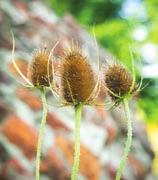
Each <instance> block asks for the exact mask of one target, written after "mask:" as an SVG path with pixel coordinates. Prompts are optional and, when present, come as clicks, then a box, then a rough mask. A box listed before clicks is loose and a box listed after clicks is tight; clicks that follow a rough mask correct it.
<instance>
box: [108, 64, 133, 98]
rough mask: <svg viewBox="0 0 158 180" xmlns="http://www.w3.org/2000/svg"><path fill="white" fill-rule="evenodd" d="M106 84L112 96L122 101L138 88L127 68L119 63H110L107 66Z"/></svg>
mask: <svg viewBox="0 0 158 180" xmlns="http://www.w3.org/2000/svg"><path fill="white" fill-rule="evenodd" d="M134 83H135V82H134ZM105 84H106V87H107V90H109V94H110V96H111V98H112V99H113V100H115V101H121V100H122V99H123V98H124V97H125V96H127V95H131V94H132V93H133V92H134V91H135V90H136V89H135V87H136V86H135V84H133V77H132V76H131V74H130V73H129V72H128V71H127V69H126V68H124V67H123V66H122V65H119V64H114V65H110V66H109V67H108V68H107V71H106V74H105Z"/></svg>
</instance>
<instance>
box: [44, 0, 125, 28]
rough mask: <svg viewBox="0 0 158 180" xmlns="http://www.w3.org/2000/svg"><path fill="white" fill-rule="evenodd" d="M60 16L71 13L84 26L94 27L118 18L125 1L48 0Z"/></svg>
mask: <svg viewBox="0 0 158 180" xmlns="http://www.w3.org/2000/svg"><path fill="white" fill-rule="evenodd" d="M47 1H48V3H49V4H50V5H51V7H52V8H53V9H54V10H55V12H56V13H57V14H58V15H64V14H65V13H68V12H69V13H71V14H72V15H74V16H75V17H76V18H77V19H78V20H79V21H80V22H81V23H82V24H85V25H93V24H98V23H101V22H104V21H105V20H107V19H109V18H112V17H116V16H117V13H118V11H119V10H120V8H121V5H122V3H123V1H124V0H113V1H109V0H82V1H79V0H60V1H59V0H47Z"/></svg>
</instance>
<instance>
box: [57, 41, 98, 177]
mask: <svg viewBox="0 0 158 180" xmlns="http://www.w3.org/2000/svg"><path fill="white" fill-rule="evenodd" d="M59 59H60V68H59V75H57V76H59V89H58V88H57V87H56V88H55V89H58V90H56V92H57V95H58V97H59V99H60V104H61V105H62V106H72V107H74V109H75V129H74V134H75V145H74V159H73V166H72V174H71V180H77V177H78V170H79V163H80V124H81V117H82V111H83V107H84V106H93V105H97V101H96V99H97V96H98V94H99V91H100V86H101V81H100V75H99V74H98V73H97V75H96V74H95V72H94V70H93V68H92V66H91V64H90V62H89V59H88V57H87V56H86V55H84V53H83V51H82V50H81V47H80V46H79V45H78V43H77V42H74V41H72V43H71V45H70V46H69V47H68V48H64V49H63V55H62V56H61V57H60V58H59ZM96 77H97V78H96Z"/></svg>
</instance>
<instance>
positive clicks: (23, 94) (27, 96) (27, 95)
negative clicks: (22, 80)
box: [16, 88, 42, 111]
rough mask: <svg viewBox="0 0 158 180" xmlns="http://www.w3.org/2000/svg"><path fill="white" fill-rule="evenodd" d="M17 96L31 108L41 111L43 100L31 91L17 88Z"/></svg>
mask: <svg viewBox="0 0 158 180" xmlns="http://www.w3.org/2000/svg"><path fill="white" fill-rule="evenodd" d="M16 94H17V96H18V97H19V98H20V99H21V100H22V101H23V102H25V103H26V104H28V105H29V106H30V108H32V109H33V110H35V111H36V110H41V109H42V103H41V100H40V99H39V98H38V97H37V96H35V95H34V94H33V92H32V91H31V90H28V89H26V88H17V90H16Z"/></svg>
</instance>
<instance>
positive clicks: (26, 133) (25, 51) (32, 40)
mask: <svg viewBox="0 0 158 180" xmlns="http://www.w3.org/2000/svg"><path fill="white" fill-rule="evenodd" d="M157 12H158V1H157V0H82V1H79V0H60V1H58V0H46V1H42V0H41V1H40V0H32V1H31V0H0V63H1V64H0V180H12V179H13V178H14V179H15V180H31V179H34V168H35V152H36V143H37V137H38V128H39V124H40V120H41V113H42V104H41V101H40V98H39V93H38V92H37V91H36V90H30V89H28V88H26V87H24V86H23V85H21V84H20V83H19V81H20V82H23V80H22V79H21V78H20V77H19V75H18V73H17V72H16V70H15V69H14V67H13V64H12V61H11V50H12V39H11V33H10V30H12V31H13V32H14V35H15V40H16V51H15V60H16V63H17V65H18V66H19V68H20V69H21V71H22V72H23V74H24V75H25V76H27V65H28V62H29V61H30V60H31V57H32V52H33V50H34V49H36V48H39V47H41V46H43V45H45V44H47V45H48V46H50V47H53V45H54V44H55V42H56V41H57V40H59V39H60V42H59V44H58V46H57V47H56V49H55V51H54V56H55V58H56V59H57V60H56V61H55V65H56V66H55V67H56V68H58V57H59V56H60V55H62V48H63V47H67V46H68V45H69V44H70V43H71V41H72V39H73V40H76V41H77V42H78V43H79V45H80V46H81V48H82V49H83V51H84V52H85V54H86V55H87V56H88V58H89V59H90V60H91V61H92V63H93V64H94V66H95V68H96V69H97V66H96V63H97V61H96V59H97V50H96V45H95V40H94V37H93V30H94V32H95V36H96V38H97V41H98V48H99V59H100V61H101V63H102V65H103V67H106V65H107V63H110V62H113V61H114V60H115V59H117V60H118V61H120V62H121V63H123V64H124V65H126V66H127V67H128V68H129V70H131V56H130V53H129V47H131V48H132V51H133V56H134V63H135V70H136V79H137V81H138V83H139V82H140V81H141V77H143V85H142V90H141V92H140V93H139V95H138V96H137V97H135V98H134V99H133V100H131V101H130V110H131V114H132V121H133V145H132V148H131V152H130V154H129V158H128V162H127V166H126V168H125V170H124V173H123V177H122V179H126V180H140V179H142V180H143V179H145V180H156V179H157V178H158V140H157V139H158V23H157V22H158V13H157ZM23 83H24V82H23ZM143 87H144V88H143ZM101 97H102V98H104V95H102V96H101ZM48 101H49V103H50V104H51V103H52V104H53V102H55V101H56V100H55V99H54V97H53V96H52V95H51V94H50V93H48ZM106 109H107V108H106V107H105V108H95V107H85V108H84V112H83V117H82V125H81V164H80V173H79V179H83V180H84V179H88V180H113V179H115V174H116V170H117V168H118V165H119V162H120V159H121V155H122V150H123V147H124V142H125V138H126V132H127V130H126V123H125V121H124V112H123V108H122V107H121V106H120V107H118V108H115V109H111V110H109V111H107V110H106ZM46 128H47V130H46V134H45V140H44V145H43V152H42V163H41V168H40V171H41V174H42V178H41V180H66V179H70V175H71V166H72V162H73V146H74V136H73V135H74V134H73V129H74V109H73V108H72V107H62V108H57V107H55V106H49V114H48V118H47V127H46Z"/></svg>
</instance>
